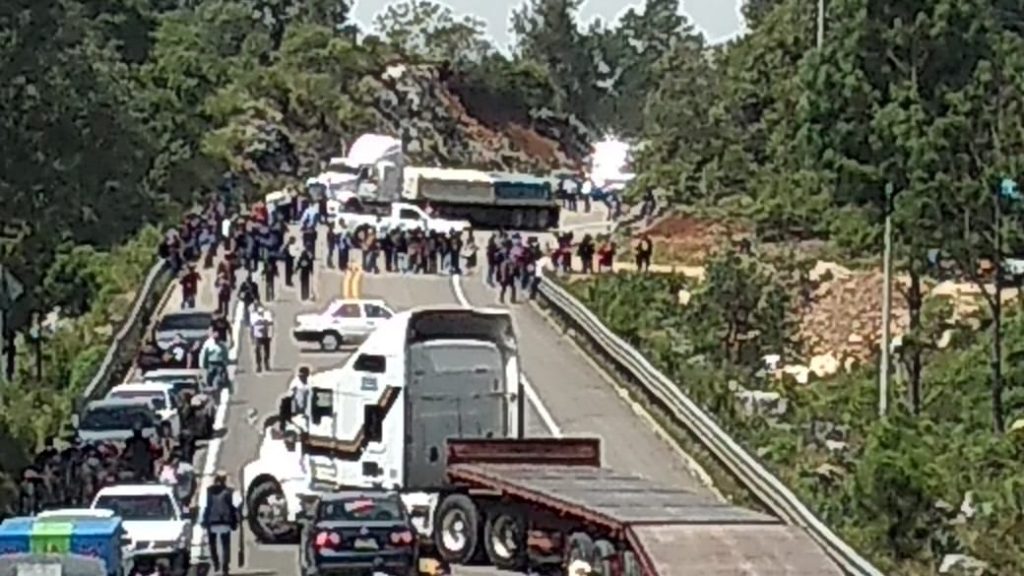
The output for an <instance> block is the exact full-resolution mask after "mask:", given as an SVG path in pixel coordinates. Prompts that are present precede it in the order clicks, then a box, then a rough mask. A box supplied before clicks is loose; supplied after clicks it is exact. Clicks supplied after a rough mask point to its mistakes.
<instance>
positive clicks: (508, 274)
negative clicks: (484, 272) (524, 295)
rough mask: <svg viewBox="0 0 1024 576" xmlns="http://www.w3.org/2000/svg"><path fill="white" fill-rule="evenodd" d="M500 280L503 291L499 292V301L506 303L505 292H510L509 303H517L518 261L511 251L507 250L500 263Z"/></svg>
mask: <svg viewBox="0 0 1024 576" xmlns="http://www.w3.org/2000/svg"><path fill="white" fill-rule="evenodd" d="M498 282H499V283H500V284H501V292H500V293H499V294H498V302H501V303H502V304H504V303H505V294H506V293H509V292H510V294H509V296H510V298H509V303H510V304H515V303H516V261H515V258H513V257H512V254H511V251H507V252H505V254H504V255H503V257H502V258H501V260H500V261H499V263H498Z"/></svg>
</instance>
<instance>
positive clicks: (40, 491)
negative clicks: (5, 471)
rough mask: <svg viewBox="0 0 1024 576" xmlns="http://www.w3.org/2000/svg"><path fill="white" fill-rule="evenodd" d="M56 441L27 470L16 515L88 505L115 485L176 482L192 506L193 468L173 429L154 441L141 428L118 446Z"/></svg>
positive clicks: (181, 495)
mask: <svg viewBox="0 0 1024 576" xmlns="http://www.w3.org/2000/svg"><path fill="white" fill-rule="evenodd" d="M55 440H56V439H55V438H48V439H47V440H46V442H45V444H44V447H43V449H42V450H40V451H39V453H38V454H36V456H35V458H34V461H33V462H32V464H31V465H29V466H28V467H27V468H26V469H25V470H24V471H23V473H22V475H21V481H20V482H19V484H18V502H17V510H15V511H14V512H15V513H16V514H18V515H21V516H34V515H36V514H38V513H39V512H42V511H44V510H52V509H57V508H88V507H89V505H90V504H91V503H92V500H93V498H94V497H95V496H96V494H97V493H98V492H99V491H100V490H102V489H103V488H105V487H107V486H113V485H115V484H124V483H132V482H153V481H159V482H162V483H166V484H168V485H170V486H173V487H174V489H175V493H176V494H177V496H178V498H179V499H180V500H181V501H182V502H184V503H186V504H187V503H188V502H189V501H190V499H191V497H192V493H193V491H194V490H195V475H194V473H193V470H192V466H191V464H190V463H189V462H188V460H187V459H185V458H184V457H183V455H182V451H181V447H180V445H179V443H178V442H177V440H176V439H175V438H173V437H171V435H170V434H169V429H167V428H163V429H161V431H160V433H159V435H158V436H157V438H155V439H152V438H147V437H146V436H144V435H143V430H142V428H141V426H136V427H135V429H134V431H133V435H132V436H131V437H130V438H128V439H127V440H126V441H125V442H123V443H117V444H115V443H83V442H81V441H79V439H78V438H77V437H74V436H72V437H70V438H68V440H67V443H66V444H67V445H66V446H65V447H63V448H62V449H58V448H57V447H56V442H55Z"/></svg>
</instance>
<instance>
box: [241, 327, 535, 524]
mask: <svg viewBox="0 0 1024 576" xmlns="http://www.w3.org/2000/svg"><path fill="white" fill-rule="evenodd" d="M310 389H311V390H310V395H309V400H308V402H307V403H306V410H305V411H304V413H301V414H292V411H291V406H292V404H291V401H290V398H289V397H282V399H281V402H280V405H279V411H278V414H276V415H273V416H271V417H269V418H267V419H266V420H265V421H264V424H263V426H264V428H263V439H262V442H261V444H260V448H259V454H258V455H257V457H256V458H255V459H254V460H253V461H251V462H250V463H248V464H247V465H246V466H245V467H244V468H243V470H242V483H243V488H244V491H245V502H246V508H247V515H248V518H249V524H250V527H251V529H252V531H253V534H255V535H256V537H257V538H259V539H260V540H261V541H264V542H280V541H287V540H288V539H291V538H293V537H294V535H295V531H296V522H297V514H298V513H299V511H300V510H301V509H302V506H303V502H304V500H306V499H307V498H309V497H315V496H317V495H318V494H321V493H324V492H328V491H333V490H337V489H343V488H374V487H380V488H385V489H396V490H400V491H401V492H402V493H403V499H404V500H405V502H406V505H407V506H408V507H409V509H410V512H411V513H412V515H413V517H414V522H415V523H416V526H417V528H418V529H419V530H420V531H422V532H423V533H424V534H430V533H431V531H432V529H433V528H432V523H433V512H434V508H435V507H436V503H437V494H438V493H439V492H440V491H442V490H443V489H444V486H445V484H446V482H447V480H446V471H447V468H446V467H447V462H446V461H447V450H446V442H447V440H448V439H450V438H494V439H501V438H518V437H521V435H522V433H523V431H524V425H523V420H524V413H525V400H524V395H523V394H522V391H521V390H520V384H519V360H518V351H517V339H516V335H515V331H514V329H513V325H512V318H511V316H510V314H509V313H508V312H507V311H504V310H490V309H470V308H457V307H430V308H420V309H415V310H410V311H405V312H400V313H398V314H396V315H395V316H393V317H392V318H391V319H389V320H387V321H386V322H384V323H383V324H381V325H380V327H378V328H377V330H376V331H375V332H373V334H371V335H370V337H369V338H368V339H367V340H366V341H365V342H364V343H363V344H362V345H361V346H360V347H359V348H358V349H357V350H356V351H355V353H354V354H352V356H351V357H350V358H349V360H348V362H347V363H346V364H345V366H343V367H342V368H339V369H335V370H330V371H326V372H320V373H316V374H313V375H312V376H310Z"/></svg>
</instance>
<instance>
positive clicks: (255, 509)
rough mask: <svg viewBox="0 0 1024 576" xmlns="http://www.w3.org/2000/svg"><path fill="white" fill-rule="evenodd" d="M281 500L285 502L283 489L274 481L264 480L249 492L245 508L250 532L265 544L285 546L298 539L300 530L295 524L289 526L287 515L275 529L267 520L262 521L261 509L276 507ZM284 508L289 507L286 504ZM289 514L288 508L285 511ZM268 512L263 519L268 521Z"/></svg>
mask: <svg viewBox="0 0 1024 576" xmlns="http://www.w3.org/2000/svg"><path fill="white" fill-rule="evenodd" d="M277 499H280V500H281V501H283V500H284V492H282V491H281V487H280V486H278V485H277V482H274V481H273V480H263V481H261V482H258V483H257V484H256V485H255V487H254V488H253V489H252V490H250V491H249V494H248V495H247V496H246V502H245V507H246V511H247V516H248V520H249V530H251V531H252V534H253V536H255V537H256V539H257V540H258V541H259V542H261V543H264V544H283V543H287V542H291V541H294V540H295V539H296V538H297V537H298V534H299V533H298V529H297V527H296V526H295V525H294V524H289V523H288V521H287V515H285V519H283V520H281V521H280V525H278V526H276V527H273V526H272V525H270V524H268V523H267V522H266V521H265V520H261V516H260V510H261V508H264V507H268V506H274V505H275V503H276V502H277V501H278V500H277ZM284 506H286V507H287V505H286V504H285V505H284ZM285 512H287V508H286V510H285ZM266 516H267V514H266V511H265V513H264V516H263V518H264V519H266Z"/></svg>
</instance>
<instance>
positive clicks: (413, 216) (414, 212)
mask: <svg viewBox="0 0 1024 576" xmlns="http://www.w3.org/2000/svg"><path fill="white" fill-rule="evenodd" d="M398 220H399V222H400V223H401V224H402V225H403V226H405V228H406V229H413V228H421V229H423V230H427V220H428V219H427V215H426V214H424V213H423V211H422V210H420V209H419V208H415V207H407V208H400V209H399V210H398Z"/></svg>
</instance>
